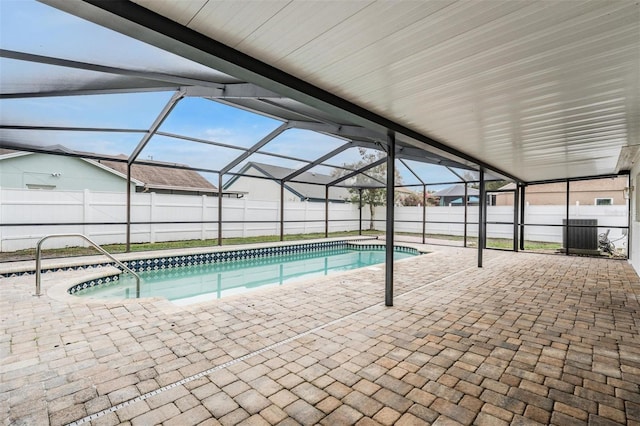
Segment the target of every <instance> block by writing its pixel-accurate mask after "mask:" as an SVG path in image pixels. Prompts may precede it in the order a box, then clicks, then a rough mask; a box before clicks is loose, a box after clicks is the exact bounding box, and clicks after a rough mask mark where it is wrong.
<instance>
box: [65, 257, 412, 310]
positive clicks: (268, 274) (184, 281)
mask: <svg viewBox="0 0 640 426" xmlns="http://www.w3.org/2000/svg"><path fill="white" fill-rule="evenodd" d="M412 256H415V254H411V253H407V252H403V251H397V250H396V251H394V260H398V259H404V258H406V257H412ZM384 261H385V252H384V250H351V249H348V248H330V249H324V250H316V251H311V252H304V253H291V254H282V255H276V256H267V257H257V258H252V259H244V260H236V261H233V262H219V263H209V264H204V265H192V266H184V267H176V268H170V269H160V270H153V271H145V272H140V273H139V275H140V278H141V279H142V283H141V286H140V297H164V298H166V299H169V300H171V301H172V302H173V303H176V304H179V305H187V304H191V303H197V302H202V301H206V300H213V299H220V298H222V297H225V296H230V295H234V294H240V293H244V292H248V291H251V290H253V289H255V288H263V287H268V286H280V285H283V284H285V283H288V282H290V281H294V280H296V279H300V278H301V277H304V278H308V277H313V276H322V275H329V274H331V273H333V272H338V271H347V270H350V269H356V268H362V267H366V266H371V265H376V264H380V263H384ZM75 295H77V296H83V297H91V298H97V299H123V298H135V297H136V283H135V279H134V278H133V277H132V276H130V275H129V274H122V275H121V276H120V279H119V280H117V281H112V282H111V283H109V284H106V285H99V286H94V287H90V288H88V289H86V290H80V291H77V292H75Z"/></svg>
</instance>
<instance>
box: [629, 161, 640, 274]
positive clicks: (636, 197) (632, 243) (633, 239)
mask: <svg viewBox="0 0 640 426" xmlns="http://www.w3.org/2000/svg"><path fill="white" fill-rule="evenodd" d="M634 164H635V165H634V167H633V169H631V187H633V189H632V191H631V193H630V199H629V201H630V202H631V217H630V218H629V224H630V229H629V232H630V234H631V235H630V236H629V252H630V253H629V263H631V265H632V266H633V269H635V270H636V272H637V273H638V274H640V194H639V192H640V186H639V185H640V162H638V161H635V162H634Z"/></svg>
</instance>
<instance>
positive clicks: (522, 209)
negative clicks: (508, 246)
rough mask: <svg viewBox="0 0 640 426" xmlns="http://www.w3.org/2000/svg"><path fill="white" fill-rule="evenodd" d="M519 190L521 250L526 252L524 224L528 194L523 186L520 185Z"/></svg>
mask: <svg viewBox="0 0 640 426" xmlns="http://www.w3.org/2000/svg"><path fill="white" fill-rule="evenodd" d="M518 188H520V197H519V198H520V206H519V208H520V250H524V227H525V223H524V218H525V216H524V215H525V208H526V204H527V203H526V193H525V186H524V185H522V184H519V185H518Z"/></svg>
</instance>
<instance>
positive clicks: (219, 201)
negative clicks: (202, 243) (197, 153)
mask: <svg viewBox="0 0 640 426" xmlns="http://www.w3.org/2000/svg"><path fill="white" fill-rule="evenodd" d="M222 176H223V174H222V173H218V245H219V246H221V245H222ZM245 203H246V201H245ZM243 226H244V225H243Z"/></svg>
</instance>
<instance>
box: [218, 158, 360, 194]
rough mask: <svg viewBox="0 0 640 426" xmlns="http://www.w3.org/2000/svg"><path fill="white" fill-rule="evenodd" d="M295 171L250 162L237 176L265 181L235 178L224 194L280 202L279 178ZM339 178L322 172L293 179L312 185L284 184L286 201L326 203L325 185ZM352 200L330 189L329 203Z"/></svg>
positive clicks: (343, 192) (336, 190) (333, 188)
mask: <svg viewBox="0 0 640 426" xmlns="http://www.w3.org/2000/svg"><path fill="white" fill-rule="evenodd" d="M293 172H295V169H289V168H286V167H279V166H271V165H268V164H262V163H255V162H249V163H247V164H246V165H245V166H244V167H243V168H242V169H241V170H240V171H239V172H238V174H241V175H252V176H259V177H262V178H268V179H262V178H258V179H256V178H252V177H250V176H238V175H236V176H234V177H233V178H231V179H230V180H229V181H228V182H227V183H225V184H224V186H223V189H224V190H225V191H229V190H232V191H234V192H244V193H246V195H245V198H247V199H250V200H264V201H279V200H280V181H279V180H280V179H282V178H284V177H286V176H288V175H290V174H291V173H293ZM335 179H336V178H335V177H334V176H329V175H323V174H319V173H312V172H305V173H302V174H301V175H300V176H298V177H297V178H296V179H294V180H300V181H305V182H313V183H315V184H312V183H301V182H295V181H293V182H292V181H289V182H286V183H285V184H284V201H312V202H324V201H325V195H326V194H325V185H326V184H327V183H329V182H331V181H333V180H335ZM350 198H351V193H350V192H349V190H348V189H346V188H341V187H331V188H330V189H329V201H330V202H333V203H344V202H346V201H347V200H348V199H350Z"/></svg>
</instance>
